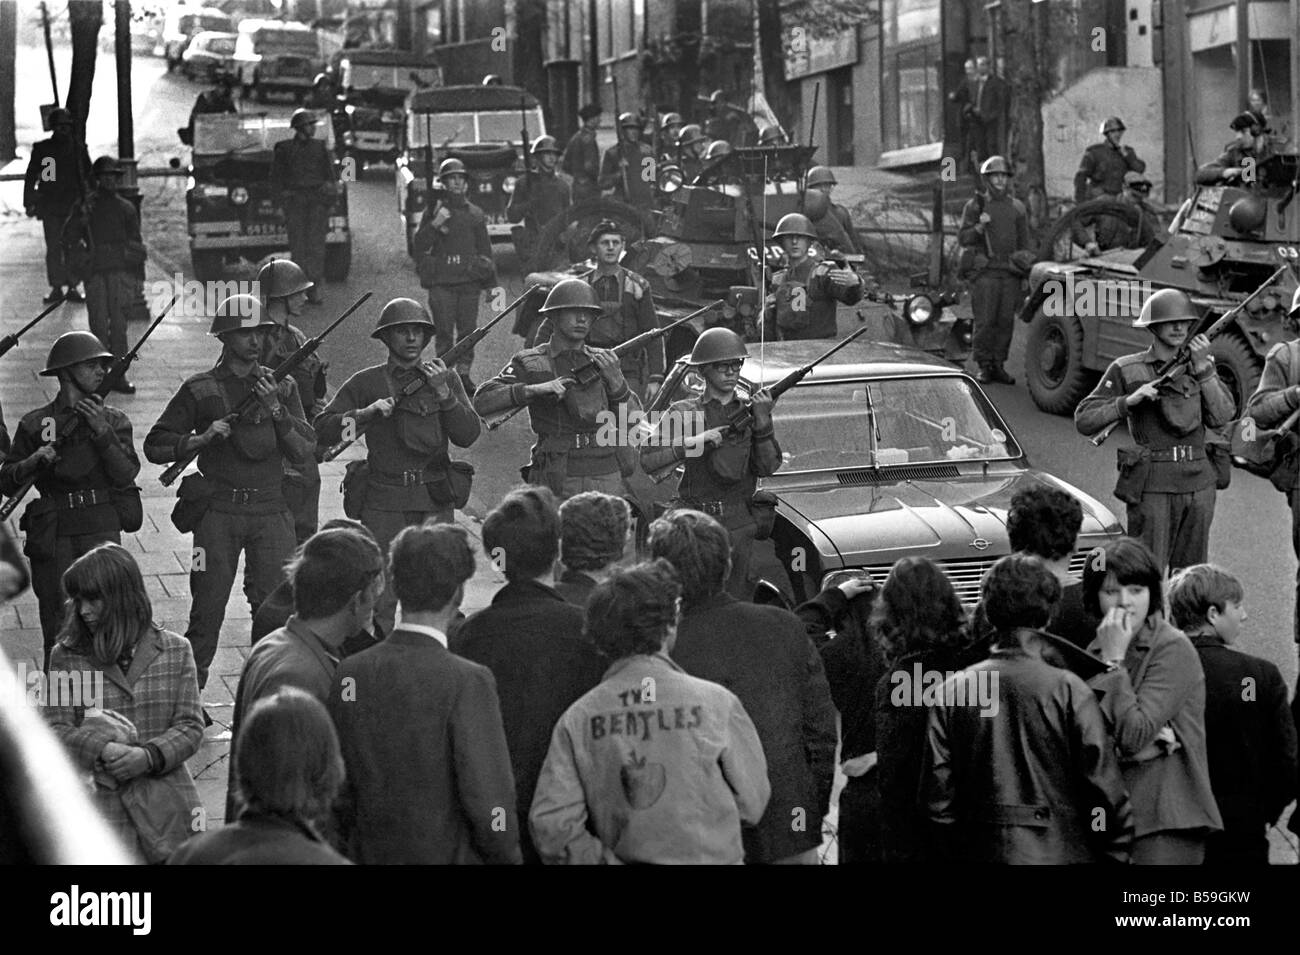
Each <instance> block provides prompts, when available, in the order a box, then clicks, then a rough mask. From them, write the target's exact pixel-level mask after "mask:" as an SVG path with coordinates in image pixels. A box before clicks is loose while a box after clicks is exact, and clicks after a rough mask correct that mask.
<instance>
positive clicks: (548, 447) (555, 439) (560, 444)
mask: <svg viewBox="0 0 1300 955" xmlns="http://www.w3.org/2000/svg"><path fill="white" fill-rule="evenodd" d="M596 434H597V432H595V431H580V432H578V433H576V434H547V435H543V436H542V437H541V439H540V440H539V441H538V442H537V447H538V450H540V451H549V452H555V451H582V450H584V449H587V448H599V449H600V450H602V451H612V450H613V449H612V448H606V447H603V446H601V445H599V444H597V443H596Z"/></svg>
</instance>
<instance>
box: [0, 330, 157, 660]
mask: <svg viewBox="0 0 1300 955" xmlns="http://www.w3.org/2000/svg"><path fill="white" fill-rule="evenodd" d="M112 358H113V355H112V353H110V352H109V351H108V350H107V349H105V348H104V346H103V343H101V342H100V340H99V339H98V338H96V337H95V336H94V335H92V334H90V332H64V333H63V334H62V335H60V336H59V337H58V338H57V339H56V340H55V342H54V346H53V347H52V348H51V349H50V355H49V358H48V359H47V360H46V362H45V369H44V370H43V371H42V372H41V374H42V375H45V376H46V377H52V378H57V379H58V385H59V393H58V395H57V396H56V397H55V399H54V400H53V401H51V402H50V403H49V404H45V405H42V406H41V407H39V408H37V409H36V410H34V411H30V412H28V413H27V414H25V415H23V417H22V420H21V421H19V422H18V427H17V428H16V429H15V430H14V438H13V445H12V446H11V447H10V448H9V453H8V454H7V455H6V457H5V460H4V464H3V465H0V492H3V493H4V494H6V495H13V494H15V493H17V491H18V490H19V489H20V488H21V487H23V486H24V485H25V484H26V483H27V482H28V481H31V480H35V482H36V490H37V491H39V492H40V497H39V498H38V499H36V500H34V501H32V502H31V503H30V504H28V505H27V510H26V511H25V512H24V514H23V518H22V527H23V529H24V530H25V531H26V534H27V542H26V545H25V547H24V553H25V554H26V555H27V558H28V560H30V561H31V565H32V589H33V590H34V591H35V592H36V599H37V601H38V602H39V604H40V614H41V632H42V634H43V635H44V639H45V659H46V662H47V663H48V661H49V654H50V648H51V647H53V646H54V641H55V638H56V636H57V635H58V632H59V628H60V626H61V625H62V623H63V600H64V595H63V584H62V579H63V572H64V571H65V570H67V569H68V567H69V565H71V564H72V562H73V561H74V560H76V559H77V558H78V557H80V556H81V555H82V554H84V553H86V552H87V551H89V550H91V549H92V548H94V547H96V546H98V545H99V544H102V543H104V542H105V541H112V542H113V543H115V544H116V543H121V539H122V537H121V531H122V529H123V518H126V519H127V524H126V529H127V530H129V531H134V530H139V529H140V523H139V520H138V519H136V520H133V517H134V518H140V519H142V516H143V515H142V514H141V512H140V499H139V496H138V495H139V489H138V488H135V487H134V482H135V477H136V475H137V474H139V473H140V460H139V458H137V457H136V454H135V447H134V446H133V444H132V441H131V421H130V419H128V418H127V416H126V415H125V414H123V413H122V412H121V411H119V410H118V409H116V408H114V407H112V406H110V405H107V404H105V403H104V401H103V399H102V398H100V397H99V396H98V395H97V394H96V391H97V390H98V389H99V387H100V385H101V383H102V382H103V380H104V375H105V373H106V371H107V369H108V365H109V363H110V361H111V360H112ZM56 443H57V444H58V446H57V447H56V446H55V445H56ZM128 489H130V490H128ZM119 507H120V508H122V511H121V512H119V510H118V509H119ZM132 509H134V511H135V514H134V515H132V514H131V513H128V512H129V511H131V510H132Z"/></svg>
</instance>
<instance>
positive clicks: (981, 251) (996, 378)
mask: <svg viewBox="0 0 1300 955" xmlns="http://www.w3.org/2000/svg"><path fill="white" fill-rule="evenodd" d="M980 175H981V176H983V178H984V183H985V191H984V192H977V193H976V194H975V196H974V198H972V199H970V200H969V201H968V202H967V203H966V206H965V208H964V209H963V210H962V216H961V228H960V229H959V230H958V232H957V242H958V244H959V245H960V246H961V247H962V255H961V260H960V264H959V266H958V271H959V272H960V273H961V276H962V278H965V279H967V280H968V281H969V282H970V289H971V311H972V312H973V313H974V319H975V340H974V342H973V345H974V348H973V350H974V352H975V364H977V365H978V366H979V371H978V372H977V373H976V375H975V378H976V380H977V381H979V382H980V384H985V385H987V384H1002V385H1014V384H1015V383H1016V380H1015V379H1014V378H1012V377H1011V376H1010V375H1009V374H1007V370H1006V368H1004V367H1003V364H1004V363H1005V362H1006V360H1007V354H1008V352H1010V350H1011V336H1012V335H1013V334H1014V332H1015V315H1016V309H1017V308H1018V307H1019V305H1020V297H1021V290H1020V279H1021V276H1022V275H1025V274H1027V273H1028V271H1029V268H1028V267H1029V265H1030V264H1032V258H1033V256H1032V254H1031V252H1030V249H1029V216H1028V213H1027V212H1026V211H1025V205H1024V203H1022V202H1021V201H1020V200H1019V199H1017V198H1015V197H1014V196H1013V195H1011V192H1010V188H1009V187H1010V183H1011V167H1010V166H1009V165H1008V164H1007V161H1006V160H1005V159H1004V158H1002V157H1001V156H990V157H989V158H988V159H986V160H984V163H983V165H981V166H980Z"/></svg>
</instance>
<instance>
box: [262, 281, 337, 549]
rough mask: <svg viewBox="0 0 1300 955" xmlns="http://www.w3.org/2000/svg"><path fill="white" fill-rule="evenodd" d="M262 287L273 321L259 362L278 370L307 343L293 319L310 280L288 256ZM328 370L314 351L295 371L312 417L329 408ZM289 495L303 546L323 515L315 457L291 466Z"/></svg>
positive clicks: (265, 306)
mask: <svg viewBox="0 0 1300 955" xmlns="http://www.w3.org/2000/svg"><path fill="white" fill-rule="evenodd" d="M257 287H258V290H259V291H260V293H261V300H262V308H263V310H264V311H263V314H264V315H265V316H266V317H267V318H268V319H270V320H271V321H272V323H273V324H271V325H267V326H266V335H265V336H264V338H263V345H262V354H261V356H260V357H259V359H258V360H259V361H260V362H261V363H262V364H263V365H265V366H266V367H268V368H275V367H277V366H279V364H280V363H281V362H283V361H284V360H285V359H286V358H288V357H289V356H290V355H292V354H293V353H294V352H296V351H297V350H298V349H299V348H301V347H302V346H303V345H305V344H306V343H307V336H306V335H304V334H303V333H302V331H301V330H299V329H298V328H295V327H294V326H293V325H291V324H290V323H289V319H290V318H291V317H293V316H295V315H298V314H299V313H300V312H301V311H302V305H303V302H305V301H306V300H307V292H308V291H309V290H310V289H311V281H310V280H309V279H308V278H307V275H306V274H305V273H304V272H303V270H302V269H300V268H299V267H298V265H297V264H296V263H294V262H290V261H289V260H288V259H273V260H272V261H270V262H268V263H266V265H264V266H262V268H261V270H260V271H259V272H258V273H257ZM325 368H326V365H325V362H323V361H322V360H321V359H320V358H319V357H318V356H317V355H315V354H312V355H309V356H307V358H306V359H305V360H303V361H301V362H299V363H298V367H297V368H295V369H294V370H293V380H294V381H295V382H296V383H297V385H298V399H299V401H301V402H302V406H303V413H304V415H305V416H306V418H307V420H308V421H311V420H312V419H313V418H315V417H316V415H317V413H319V411H320V410H321V408H323V407H324V403H325V392H326V391H327V385H326V382H325ZM285 497H286V498H288V501H289V508H290V510H292V511H293V527H294V534H295V536H296V537H297V539H298V543H299V544H301V543H302V542H303V541H305V540H306V539H307V538H308V537H310V536H311V535H312V534H314V533H316V524H317V522H318V519H319V512H320V467H319V466H318V465H317V462H316V458H315V456H314V455H313V456H312V457H311V458H308V459H307V460H306V461H305V462H303V465H302V466H301V467H297V466H294V465H288V466H286V469H285Z"/></svg>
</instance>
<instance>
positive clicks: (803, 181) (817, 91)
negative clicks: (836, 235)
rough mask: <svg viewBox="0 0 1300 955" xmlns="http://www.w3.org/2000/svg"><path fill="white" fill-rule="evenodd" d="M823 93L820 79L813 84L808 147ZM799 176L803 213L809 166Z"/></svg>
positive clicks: (815, 126) (809, 155)
mask: <svg viewBox="0 0 1300 955" xmlns="http://www.w3.org/2000/svg"><path fill="white" fill-rule="evenodd" d="M821 95H822V83H821V80H818V81H817V83H816V85H814V86H813V104H812V119H810V120H808V148H809V149H812V148H813V133H814V132H815V131H816V129H817V102H818V100H820V99H821ZM808 158H809V159H812V153H809V154H808ZM799 178H800V183H799V212H800V213H802V212H803V202H804V199H803V197H804V196H805V195H806V194H807V192H808V167H807V166H804V169H803V175H802V176H800V177H799Z"/></svg>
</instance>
